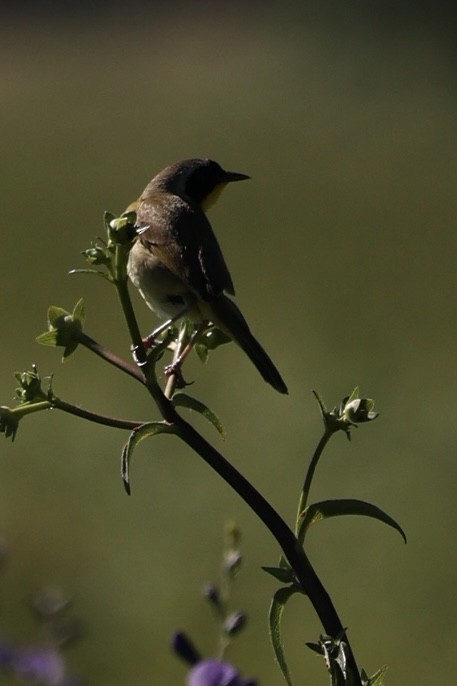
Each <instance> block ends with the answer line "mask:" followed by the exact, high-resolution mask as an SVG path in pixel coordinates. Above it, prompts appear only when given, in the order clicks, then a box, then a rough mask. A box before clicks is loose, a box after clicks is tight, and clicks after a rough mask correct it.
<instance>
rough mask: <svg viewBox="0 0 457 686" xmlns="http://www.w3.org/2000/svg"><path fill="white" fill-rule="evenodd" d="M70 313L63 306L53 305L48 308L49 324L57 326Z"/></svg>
mask: <svg viewBox="0 0 457 686" xmlns="http://www.w3.org/2000/svg"><path fill="white" fill-rule="evenodd" d="M69 315H70V313H69V312H67V310H64V309H63V307H57V305H51V306H50V307H49V308H48V326H49V327H52V328H57V327H58V326H59V325H60V323H61V321H62V320H63V319H65V317H68V316H69Z"/></svg>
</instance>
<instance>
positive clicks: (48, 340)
mask: <svg viewBox="0 0 457 686" xmlns="http://www.w3.org/2000/svg"><path fill="white" fill-rule="evenodd" d="M57 338H58V332H57V330H56V329H54V330H53V331H45V332H44V333H41V334H40V335H39V336H37V337H36V338H35V340H36V342H37V343H40V344H41V345H51V346H53V347H54V348H55V347H57V346H58V345H59V343H58V342H57Z"/></svg>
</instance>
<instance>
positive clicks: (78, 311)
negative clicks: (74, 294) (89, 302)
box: [72, 298, 86, 328]
mask: <svg viewBox="0 0 457 686" xmlns="http://www.w3.org/2000/svg"><path fill="white" fill-rule="evenodd" d="M72 317H73V321H75V322H79V323H80V324H81V328H82V327H83V326H84V321H85V319H86V311H85V307H84V300H83V298H80V299H79V300H78V302H77V303H76V305H75V306H74V308H73V314H72Z"/></svg>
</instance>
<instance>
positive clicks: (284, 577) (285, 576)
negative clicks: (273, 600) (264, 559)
mask: <svg viewBox="0 0 457 686" xmlns="http://www.w3.org/2000/svg"><path fill="white" fill-rule="evenodd" d="M261 569H263V571H264V572H266V573H267V574H271V576H274V578H275V579H277V580H278V581H281V582H282V583H283V584H290V583H291V582H292V581H293V580H294V573H293V571H292V570H291V568H290V567H289V568H287V569H285V568H284V567H266V566H264V567H261Z"/></svg>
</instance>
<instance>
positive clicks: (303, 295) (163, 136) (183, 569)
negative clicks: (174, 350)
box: [0, 0, 457, 686]
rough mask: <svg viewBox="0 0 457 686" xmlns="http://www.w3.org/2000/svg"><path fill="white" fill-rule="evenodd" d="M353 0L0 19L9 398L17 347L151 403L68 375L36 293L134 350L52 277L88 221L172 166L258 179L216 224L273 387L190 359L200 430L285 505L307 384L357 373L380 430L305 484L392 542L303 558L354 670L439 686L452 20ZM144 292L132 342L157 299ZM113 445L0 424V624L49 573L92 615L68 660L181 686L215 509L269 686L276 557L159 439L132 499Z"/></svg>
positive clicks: (355, 529) (117, 676) (234, 191)
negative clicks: (278, 384)
mask: <svg viewBox="0 0 457 686" xmlns="http://www.w3.org/2000/svg"><path fill="white" fill-rule="evenodd" d="M367 4H368V5H369V7H367V6H365V5H366V4H364V3H360V2H356V1H355V0H349V1H348V0H346V1H345V2H314V3H309V4H308V3H303V4H301V3H281V4H280V3H270V4H260V3H259V4H257V3H253V4H249V5H248V4H243V3H240V4H239V5H238V4H236V3H235V4H230V5H228V4H227V5H224V4H221V3H219V4H218V3H206V4H205V3H202V4H199V3H188V4H179V3H170V4H169V5H168V8H167V9H165V8H164V7H163V6H162V5H156V3H149V5H142V4H133V5H131V4H130V5H129V8H128V9H127V8H123V6H122V5H121V6H120V7H119V8H117V9H115V8H113V7H112V6H110V5H106V6H103V5H101V6H97V5H95V7H92V9H89V6H88V5H87V6H85V5H81V6H80V7H79V10H78V11H74V12H73V13H71V12H70V11H65V5H63V7H61V8H60V10H59V13H58V14H56V13H55V12H54V11H53V8H52V4H49V5H48V6H46V5H44V6H42V5H41V4H40V6H39V7H40V9H38V7H37V6H34V5H33V4H29V5H25V6H23V9H22V10H18V9H16V10H15V12H12V11H11V12H8V11H7V10H6V9H5V8H3V10H2V14H1V17H0V18H1V24H0V25H1V28H0V35H1V41H0V53H1V60H0V72H1V89H2V108H1V114H0V118H1V124H0V135H1V149H2V250H1V254H0V255H1V256H0V260H1V269H0V279H1V290H0V293H1V309H2V312H3V335H2V337H1V341H0V346H1V365H0V383H1V389H2V393H1V399H0V401H1V403H3V404H11V402H12V400H11V398H12V396H13V389H14V386H15V381H14V379H13V377H12V372H13V371H16V370H21V369H24V368H29V367H30V365H31V364H32V363H37V364H38V367H39V371H40V372H41V374H42V375H46V374H48V373H51V372H54V374H55V381H54V383H55V389H56V392H57V393H58V394H59V395H60V396H61V397H63V398H65V399H67V400H68V401H70V402H75V403H81V404H83V405H85V406H87V407H89V408H90V409H94V410H98V411H100V412H104V413H111V414H113V415H115V416H123V417H127V418H132V419H134V418H135V419H145V420H146V419H149V418H150V417H151V416H156V415H155V413H154V410H153V409H152V410H151V406H150V404H149V402H148V398H147V397H146V396H145V394H144V393H143V392H142V389H141V388H140V387H139V386H138V385H137V384H134V383H131V382H130V381H129V379H127V378H123V377H122V375H120V374H118V373H116V372H115V371H114V370H113V369H109V368H107V367H106V366H105V365H103V364H102V363H101V362H99V361H98V360H97V359H92V357H91V356H90V355H89V354H88V353H87V352H86V351H84V350H80V351H78V352H77V353H76V355H74V356H73V357H72V358H70V360H69V361H68V362H67V363H66V364H65V365H64V366H62V365H61V364H60V354H59V353H58V352H57V353H56V351H55V350H52V349H47V348H42V347H40V346H37V345H36V344H35V343H34V337H35V336H36V335H37V334H38V333H40V332H42V331H43V330H44V329H45V326H46V310H47V307H48V305H50V304H58V305H61V306H63V307H66V308H68V309H70V308H72V306H73V305H74V303H75V302H76V300H77V299H78V298H79V297H81V296H83V297H84V298H85V300H86V308H87V331H88V333H90V334H91V335H92V336H93V337H95V338H97V339H99V340H101V341H102V342H104V343H105V344H106V345H107V346H108V347H111V348H112V349H113V350H115V351H116V352H118V353H120V354H123V355H125V356H127V357H128V356H129V351H128V348H129V340H128V337H127V334H126V331H125V329H124V326H123V321H122V318H121V316H120V312H119V311H118V307H117V303H116V301H115V298H114V293H112V292H111V291H110V289H109V287H108V285H106V284H105V283H103V282H102V281H101V280H100V281H98V280H95V279H90V278H89V277H82V276H71V277H69V276H67V272H68V271H69V269H71V268H73V267H82V266H84V264H83V260H82V258H81V256H80V251H81V250H83V249H84V248H86V247H88V246H89V244H90V242H91V240H93V239H94V238H95V237H96V236H97V235H100V234H101V233H102V231H103V228H102V214H103V211H104V210H110V211H112V212H121V211H122V210H123V209H124V207H125V206H126V205H127V204H128V203H129V202H130V201H131V200H132V199H133V198H135V197H136V196H137V195H138V194H139V192H140V191H141V190H142V189H143V187H144V186H145V185H146V183H147V182H148V181H149V179H150V178H151V177H152V176H153V175H154V174H155V173H156V172H157V171H158V170H160V169H161V168H162V167H164V166H165V165H167V164H169V163H171V162H173V161H176V160H178V159H182V158H185V157H189V156H209V157H212V158H214V159H216V160H218V161H219V162H220V163H221V164H222V165H223V166H225V167H227V168H229V169H234V170H237V171H242V172H245V173H248V174H250V175H251V176H252V181H250V182H249V183H248V184H242V185H240V186H238V185H237V186H236V187H232V188H230V189H228V190H227V191H226V192H225V194H224V195H223V197H222V199H221V200H220V201H219V203H218V205H217V206H216V207H215V208H214V209H213V210H212V211H211V220H212V222H213V225H214V226H215V229H216V232H217V235H218V237H219V240H220V243H221V245H222V248H223V250H224V253H225V256H226V260H227V262H228V264H229V266H230V269H231V272H232V276H233V279H234V282H235V284H236V288H237V302H238V304H239V305H240V307H241V309H242V310H243V312H244V313H245V315H246V317H247V319H248V320H249V322H250V324H251V326H252V329H253V330H254V332H255V333H256V335H258V337H259V339H260V340H261V341H262V343H263V344H264V346H265V347H266V349H267V350H268V351H269V353H270V354H271V356H272V357H273V359H274V360H275V362H276V363H277V365H278V367H279V368H280V369H281V371H282V372H283V374H284V376H285V378H286V380H287V382H288V385H289V389H290V396H289V397H288V398H285V397H281V396H279V394H277V393H274V392H273V391H272V390H271V389H270V388H269V387H268V386H266V385H265V384H263V382H262V380H261V379H260V377H259V376H258V374H257V373H256V371H255V369H254V368H253V367H252V365H251V364H250V363H249V361H248V360H247V359H246V358H245V356H243V355H242V354H240V351H239V350H238V349H236V347H235V346H226V347H224V348H222V349H220V350H219V351H218V352H217V353H216V354H214V355H213V356H212V357H211V359H210V361H209V363H208V364H207V365H206V366H205V367H200V366H198V365H195V367H194V368H193V373H194V375H195V378H196V379H197V384H196V385H195V386H194V387H193V389H192V390H193V392H194V393H195V394H196V395H197V396H198V397H199V398H201V399H202V400H203V401H204V402H206V403H207V404H209V405H210V407H211V408H212V409H213V410H214V411H215V412H217V414H218V415H219V416H220V417H221V418H222V420H223V422H224V424H225V427H226V429H227V432H228V437H227V440H226V442H225V443H224V444H221V443H220V441H219V438H218V437H217V435H216V434H215V433H214V431H213V430H212V429H211V427H209V426H207V425H206V424H205V423H204V422H202V421H201V420H200V419H199V418H193V420H195V424H196V426H198V427H199V428H201V430H202V431H203V432H204V433H205V435H207V436H208V437H209V438H210V439H211V440H213V441H214V442H215V443H216V445H218V446H219V447H220V448H221V449H222V450H223V452H224V454H225V455H226V456H228V457H229V459H230V460H232V461H233V462H234V463H235V464H236V465H237V466H238V467H240V468H241V469H242V470H243V471H244V473H245V474H246V476H247V477H248V478H250V479H252V481H253V482H254V483H255V484H256V486H257V487H258V488H259V489H260V490H261V491H262V493H264V494H265V495H266V496H267V497H268V498H269V499H271V501H272V503H273V504H274V506H276V507H277V508H278V509H279V510H280V512H281V513H282V514H283V515H284V516H285V517H286V518H288V520H289V521H290V522H292V521H293V517H294V514H295V505H296V501H297V497H298V491H299V488H300V483H301V480H302V478H303V473H304V469H305V465H306V463H307V460H308V459H309V456H310V454H311V452H312V450H313V448H314V446H315V444H316V441H317V440H318V439H319V436H320V432H321V423H320V418H319V415H318V410H317V406H316V404H315V402H314V400H313V398H312V395H311V389H313V388H315V389H317V390H318V391H319V392H320V393H321V394H322V396H323V397H324V399H325V400H326V401H327V403H328V405H330V406H333V404H336V403H337V402H339V400H340V399H341V398H342V397H343V396H344V395H345V394H347V393H349V392H350V391H351V390H352V388H353V387H354V386H355V385H356V384H358V385H360V387H361V391H362V393H363V394H364V395H368V396H371V397H374V398H375V399H376V409H377V410H379V412H380V413H381V416H380V418H379V419H378V420H377V421H376V422H375V423H373V424H370V425H367V426H364V427H362V428H359V430H357V431H354V435H353V441H352V443H351V444H349V443H348V442H347V441H346V440H345V438H344V436H343V435H341V436H337V437H335V438H334V439H333V441H332V442H331V444H330V447H329V449H328V451H327V454H326V459H325V460H324V461H323V463H322V465H321V467H320V469H319V472H318V479H317V482H316V485H315V489H314V491H313V493H312V497H313V499H318V498H329V497H357V498H364V499H367V500H370V501H372V502H374V503H375V504H377V505H379V506H380V507H382V508H383V509H385V510H386V511H387V512H388V513H389V514H391V515H392V516H393V517H394V518H396V519H397V520H398V521H399V522H400V524H401V525H402V526H403V527H404V529H405V530H406V533H407V535H408V539H409V542H408V545H407V546H404V545H403V544H402V542H401V540H400V537H398V535H397V534H395V533H394V532H392V531H391V530H389V529H388V528H387V527H384V526H382V525H381V524H379V523H378V522H374V521H371V520H367V521H365V520H362V519H357V518H348V519H341V520H338V521H331V522H327V523H324V524H322V525H320V526H319V527H316V530H315V531H313V532H312V534H311V536H310V539H309V548H308V551H309V554H310V556H311V559H312V561H313V563H314V564H315V566H316V569H317V570H318V572H319V573H320V575H321V577H322V579H323V581H324V583H325V584H326V586H327V588H328V590H329V592H330V594H331V595H332V598H333V600H334V602H335V604H336V607H337V608H338V610H339V612H340V615H341V617H342V621H343V623H344V624H345V625H347V626H348V627H349V633H350V637H351V639H352V645H353V648H354V650H355V653H356V656H357V659H358V661H359V663H360V665H361V666H363V667H364V668H365V669H366V670H367V671H368V672H370V673H371V672H373V671H375V670H376V669H377V668H378V667H379V666H381V665H382V664H384V663H387V664H388V665H389V667H390V672H389V678H388V683H391V684H400V683H447V682H448V681H449V674H452V673H454V671H455V670H454V664H455V649H456V639H457V607H456V601H455V592H454V589H455V583H456V581H457V554H456V546H455V493H456V462H455V446H456V436H455V417H454V412H455V388H456V384H457V375H456V364H455V342H456V338H457V324H456V317H455V285H454V283H455V278H456V276H455V272H456V269H455V264H456V239H455V226H456V211H457V200H456V193H455V186H456V180H457V178H456V176H457V175H456V173H457V167H456V158H457V136H456V135H455V134H456V114H457V111H456V110H457V97H456V87H455V83H456V80H455V79H456V69H457V62H456V54H455V46H454V45H453V42H452V41H453V38H452V36H453V35H455V33H454V31H455V22H454V18H453V17H452V15H451V13H450V12H447V6H446V5H445V4H443V3H435V4H434V5H433V3H429V5H430V7H428V4H427V3H422V4H421V3H419V5H417V3H414V6H415V9H414V10H413V9H412V8H413V3H388V2H386V3H383V2H377V3H367ZM432 5H433V8H432ZM449 7H451V4H449ZM66 10H68V8H66ZM135 302H136V303H137V304H138V316H139V319H140V320H141V324H142V327H143V328H144V330H145V331H147V330H149V329H150V328H152V326H153V325H154V322H153V316H152V315H151V314H150V313H149V312H148V311H147V310H146V308H145V307H144V306H143V304H142V303H141V302H140V301H139V300H137V299H135ZM125 439H126V434H124V433H121V432H115V431H110V430H108V429H105V428H102V427H99V426H96V425H89V424H82V423H81V422H79V421H78V420H77V419H75V418H73V417H70V416H66V415H63V414H58V413H57V412H55V413H48V414H44V415H37V416H33V417H31V418H29V419H28V420H27V421H24V423H23V424H22V425H21V427H20V431H19V434H18V436H17V439H16V441H15V443H14V444H11V442H9V441H3V443H2V450H1V471H2V492H1V498H0V531H1V532H2V534H3V535H4V536H5V538H6V540H7V542H8V546H9V548H10V562H9V565H8V567H7V569H6V571H5V572H4V573H3V576H2V578H1V587H2V593H1V600H0V610H1V617H0V626H1V633H3V634H6V635H9V636H11V637H12V638H14V639H17V640H19V641H22V642H28V641H33V640H35V639H36V628H35V627H34V625H33V623H32V621H31V620H30V619H29V617H28V613H27V611H26V609H25V608H24V601H25V600H26V599H27V598H28V597H29V596H30V594H31V593H32V592H33V590H34V589H36V588H37V587H39V586H40V585H42V584H49V583H52V584H59V585H62V586H63V587H64V588H66V589H67V590H68V592H69V593H71V595H72V596H73V597H74V599H75V614H78V615H79V616H80V617H82V618H83V619H84V622H85V624H86V627H87V634H86V638H85V640H84V641H83V642H81V643H80V644H78V645H77V646H76V647H75V648H74V649H73V650H72V652H71V653H70V654H69V662H70V665H71V667H72V669H73V670H74V671H76V672H78V673H79V674H81V675H82V676H84V677H86V678H87V682H88V683H89V684H97V685H100V686H102V685H104V684H106V685H108V684H110V686H117V685H119V686H120V685H121V684H122V685H124V684H126V683H128V684H135V686H143V685H146V684H151V683H154V684H163V683H167V684H181V683H184V673H185V670H184V667H183V665H182V664H181V663H180V662H178V661H177V660H176V659H175V657H174V656H173V655H172V654H171V652H170V649H169V637H170V635H171V634H172V632H173V631H174V630H175V629H176V628H178V627H180V628H183V629H186V630H187V631H188V632H189V633H190V635H191V636H192V637H193V638H194V640H195V641H196V642H197V644H198V646H199V647H200V649H201V650H202V651H203V652H204V653H205V654H207V655H210V654H212V652H214V650H215V643H216V628H215V623H214V620H213V617H212V616H211V613H210V611H209V608H207V607H206V606H205V605H204V601H203V600H202V599H201V598H200V596H199V589H200V587H201V585H202V584H203V582H205V581H207V580H210V579H212V580H216V579H217V574H218V566H219V560H220V549H221V544H222V528H223V525H224V522H225V521H226V520H227V519H230V518H234V519H236V521H237V522H238V523H239V525H240V526H241V528H242V530H243V533H244V537H243V550H244V553H245V562H244V568H243V572H242V575H241V576H240V578H239V583H237V587H236V594H235V597H234V605H235V606H236V607H242V608H243V609H245V610H246V611H247V612H248V614H249V616H250V618H251V622H250V625H249V628H248V630H247V631H246V633H245V634H244V636H243V637H242V638H240V640H239V641H238V642H237V643H236V644H235V645H234V647H233V650H232V651H231V653H230V654H229V657H231V658H232V659H233V660H234V661H235V662H236V663H237V664H238V665H239V666H240V667H241V668H242V669H243V670H244V673H245V674H247V675H253V676H254V675H255V676H257V677H258V678H259V680H260V682H261V683H262V684H264V685H270V684H281V683H282V680H281V676H280V673H279V671H278V670H277V668H276V666H275V665H274V663H273V659H272V655H271V651H270V647H269V642H268V636H267V628H266V613H267V607H268V603H269V599H270V596H271V594H272V592H273V590H274V588H275V583H274V581H273V579H271V578H269V577H268V576H267V575H265V574H264V573H263V572H261V571H260V565H263V564H274V563H275V561H276V559H277V555H278V551H277V548H276V546H275V544H274V542H273V541H272V540H271V538H270V537H269V536H268V535H267V533H266V532H265V530H264V529H263V527H262V525H261V524H260V523H259V522H258V521H257V519H256V518H255V517H254V516H253V515H252V514H251V513H250V512H249V511H248V509H247V508H246V507H245V506H244V504H243V503H241V502H240V500H239V499H238V497H236V495H234V494H233V493H231V492H230V491H229V489H228V488H227V487H226V486H225V485H224V483H222V482H221V481H220V480H219V478H217V476H216V475H214V474H213V473H211V472H210V471H209V469H208V468H207V467H206V465H204V464H202V462H201V460H199V459H198V458H197V457H196V456H195V455H193V454H191V453H190V452H189V450H187V449H186V448H185V447H184V446H181V445H180V444H179V443H178V442H177V441H174V440H171V439H169V438H165V437H158V438H156V439H154V440H153V441H150V442H147V443H145V444H143V445H142V446H141V448H140V449H139V450H138V454H137V456H136V460H135V462H134V465H133V474H132V478H133V494H132V496H131V497H130V498H128V497H127V496H126V495H125V493H124V491H123V488H122V484H121V480H120V476H119V455H120V451H121V448H122V445H123V443H124V441H125ZM453 541H454V542H453ZM284 630H285V645H286V650H287V655H288V657H289V660H290V666H291V669H292V671H293V674H295V676H296V677H297V683H305V682H306V683H314V684H324V683H326V681H327V676H326V674H325V672H324V670H323V664H321V662H320V660H319V659H318V658H317V657H316V656H314V655H313V654H312V653H311V652H310V651H308V650H307V649H306V648H305V645H304V643H305V641H307V640H315V639H316V638H317V636H318V634H319V632H320V630H321V627H320V626H319V624H318V622H317V620H316V618H315V617H314V615H313V613H312V611H311V609H310V607H309V605H308V603H307V602H305V601H303V600H296V601H295V602H293V603H291V606H290V609H288V612H287V614H286V617H285V621H284ZM5 683H6V682H5Z"/></svg>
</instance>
